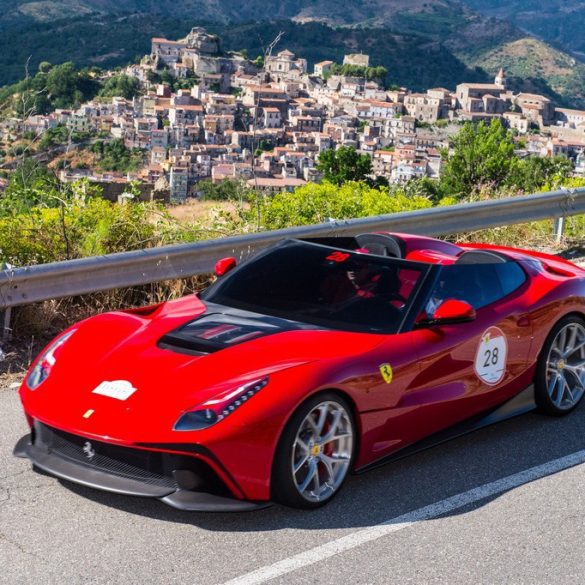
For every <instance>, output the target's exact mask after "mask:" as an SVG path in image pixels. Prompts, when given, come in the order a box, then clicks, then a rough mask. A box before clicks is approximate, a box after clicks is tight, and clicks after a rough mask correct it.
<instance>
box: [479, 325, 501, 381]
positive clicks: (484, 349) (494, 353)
mask: <svg viewBox="0 0 585 585" xmlns="http://www.w3.org/2000/svg"><path fill="white" fill-rule="evenodd" d="M507 354H508V343H507V341H506V336H505V335H504V333H503V331H502V330H501V329H498V328H497V327H490V328H489V329H487V330H486V331H484V333H483V334H482V336H481V339H480V343H479V347H478V348H477V354H476V356H475V373H476V374H477V375H478V376H479V378H480V379H481V380H482V381H484V382H485V383H486V384H489V385H490V386H493V385H495V384H498V383H499V382H500V381H501V380H502V378H503V377H504V374H505V373H506V360H507Z"/></svg>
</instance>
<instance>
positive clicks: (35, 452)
mask: <svg viewBox="0 0 585 585" xmlns="http://www.w3.org/2000/svg"><path fill="white" fill-rule="evenodd" d="M14 455H15V456H16V457H21V458H26V459H30V461H31V462H32V463H33V465H34V466H35V467H37V468H39V469H41V470H43V471H45V472H46V473H49V474H50V475H53V476H55V477H58V478H59V479H64V480H67V481H71V482H73V483H76V484H79V485H83V486H86V487H91V488H94V489H98V490H102V491H105V492H111V493H115V494H123V495H127V496H140V497H146V498H157V499H158V500H160V501H161V502H163V503H165V504H167V505H169V506H172V507H173V508H176V509H178V510H185V511H191V512H250V511H253V510H261V509H263V508H267V507H269V506H270V505H271V504H270V502H252V501H249V500H236V499H235V498H227V497H223V496H217V495H215V494H210V493H207V492H197V491H191V490H184V489H169V488H168V487H164V486H157V485H152V484H149V483H146V482H142V481H140V480H136V479H132V478H128V477H122V476H118V475H113V474H110V473H106V472H104V471H101V470H99V469H92V468H90V467H88V466H85V465H80V464H79V463H76V462H74V461H70V460H68V459H65V458H63V457H60V456H59V455H56V454H55V453H51V451H49V450H47V449H43V448H40V447H37V446H35V445H33V444H32V442H31V436H30V434H29V435H25V436H24V437H22V438H21V439H20V440H19V441H18V443H17V444H16V446H15V447H14Z"/></svg>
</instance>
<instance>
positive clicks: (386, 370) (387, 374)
mask: <svg viewBox="0 0 585 585" xmlns="http://www.w3.org/2000/svg"><path fill="white" fill-rule="evenodd" d="M380 374H382V378H384V382H386V384H390V382H392V378H393V377H394V374H393V372H392V366H391V365H390V364H382V365H381V366H380Z"/></svg>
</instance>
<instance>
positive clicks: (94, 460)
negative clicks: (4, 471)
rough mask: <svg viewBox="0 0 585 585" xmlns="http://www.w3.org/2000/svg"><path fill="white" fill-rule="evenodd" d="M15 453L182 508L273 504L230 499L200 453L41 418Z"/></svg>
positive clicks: (74, 477)
mask: <svg viewBox="0 0 585 585" xmlns="http://www.w3.org/2000/svg"><path fill="white" fill-rule="evenodd" d="M14 455H15V456H16V457H23V458H28V459H30V460H31V461H32V463H33V465H34V466H35V467H38V468H39V469H41V470H43V471H45V472H47V473H49V474H51V475H54V476H55V477H58V478H61V479H65V480H68V481H72V482H74V483H78V484H81V485H84V486H87V487H92V488H96V489H100V490H103V491H107V492H113V493H117V494H124V495H131V496H142V497H147V498H157V499H159V500H160V501H162V502H164V503H165V504H168V505H169V506H172V507H174V508H177V509H179V510H188V511H198V512H243V511H251V510H258V509H262V508H266V507H267V506H269V505H270V503H269V502H251V501H248V500H238V499H235V498H233V497H230V494H229V491H228V490H227V488H225V486H224V485H223V484H222V483H221V481H220V480H219V479H218V478H217V475H216V474H214V473H213V471H212V470H211V469H210V467H209V466H208V465H206V464H205V463H204V462H203V461H201V460H200V459H197V458H195V457H192V456H188V455H177V454H173V453H165V452H162V451H149V450H145V449H134V448H130V447H119V446H116V445H112V444H110V443H104V442H100V441H88V440H86V439H85V438H83V437H79V436H77V435H71V434H69V433H65V432H63V431H60V430H58V429H54V428H51V427H48V426H46V425H44V424H42V423H40V422H38V421H35V422H34V426H33V429H32V432H31V434H29V435H25V436H24V437H22V438H21V439H20V440H19V441H18V443H17V444H16V446H15V448H14ZM206 490H211V491H206ZM213 492H216V493H213Z"/></svg>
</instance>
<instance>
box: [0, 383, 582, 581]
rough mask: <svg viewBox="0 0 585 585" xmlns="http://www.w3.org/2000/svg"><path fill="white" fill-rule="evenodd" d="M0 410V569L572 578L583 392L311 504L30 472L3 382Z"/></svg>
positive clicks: (22, 577)
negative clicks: (254, 506) (557, 408)
mask: <svg viewBox="0 0 585 585" xmlns="http://www.w3.org/2000/svg"><path fill="white" fill-rule="evenodd" d="M0 413H1V416H2V423H1V424H0V583H1V584H9V585H25V584H31V585H32V584H34V585H39V584H41V585H52V584H59V585H61V584H64V585H77V584H83V585H86V584H100V585H102V584H123V585H134V584H136V585H148V584H157V585H170V584H181V585H183V584H189V585H199V584H201V585H207V584H220V583H226V582H227V581H230V580H232V581H233V583H241V584H251V583H260V582H268V583H271V584H276V583H280V584H297V583H307V584H308V583H311V584H313V583H315V584H317V583H319V584H346V583H348V584H350V583H351V584H393V583H396V584H401V585H403V584H409V583H415V584H422V583H445V584H449V585H457V584H477V583H485V584H488V583H489V584H495V583H506V584H511V583H514V584H520V583H526V584H528V583H530V584H541V583H547V584H549V583H550V584H555V585H556V584H563V585H568V584H573V583H575V584H577V583H579V584H582V583H584V582H585V568H584V567H585V563H584V561H585V464H583V463H581V462H582V461H585V404H584V405H583V406H582V407H581V408H580V409H578V410H577V411H576V412H574V413H573V414H571V415H569V416H568V417H566V418H564V419H552V418H546V417H542V416H540V415H537V414H529V415H525V416H523V417H520V418H517V419H514V420H511V421H507V422H504V423H500V424H499V425H496V426H493V427H490V428H488V429H483V430H481V431H477V432H475V433H473V434H471V435H468V436H466V437H462V438H460V439H457V440H454V441H451V442H450V443H447V444H445V445H442V446H439V447H435V448H434V449H432V450H429V451H426V452H424V453H421V454H418V455H414V456H412V457H410V458H408V459H405V460H402V461H399V462H396V463H393V464H390V465H387V466H386V467H383V468H381V469H379V470H376V471H373V472H370V473H367V474H365V475H361V476H356V477H352V478H350V480H349V482H348V484H347V486H346V487H345V488H344V490H343V491H342V492H341V493H340V494H339V496H338V497H337V498H336V499H335V500H334V501H333V502H332V503H331V504H330V505H328V506H326V507H325V508H322V509H320V510H317V511H313V512H301V511H295V510H289V509H286V508H282V507H279V506H274V507H272V508H269V509H267V510H263V511H260V512H252V513H246V514H200V513H185V512H179V511H176V510H173V509H171V508H168V507H166V506H165V505H163V504H161V503H159V502H157V501H151V500H146V499H140V498H131V497H122V496H117V495H112V494H107V493H102V492H99V491H95V490H90V489H87V488H83V487H80V486H75V485H74V484H70V483H67V482H62V481H59V480H56V479H54V478H51V477H49V476H46V475H42V474H40V473H38V472H34V471H33V470H32V469H31V466H30V464H29V462H28V461H26V460H22V459H15V458H14V457H12V447H13V445H14V443H15V442H16V441H17V439H18V438H19V437H20V436H21V435H22V434H24V433H25V432H26V425H25V422H24V419H23V417H22V415H21V412H20V407H19V404H18V397H17V394H16V391H14V390H8V389H0ZM574 454H577V455H574ZM570 456H572V458H571V457H570ZM575 457H576V458H577V459H575ZM559 461H560V463H554V462H559ZM567 461H569V463H566V462H567ZM575 461H577V464H576V465H574V466H571V467H569V465H573V464H574V463H575ZM550 462H553V463H550ZM555 465H556V467H557V468H555ZM535 467H536V468H537V470H536V471H534V472H532V473H533V475H534V477H532V480H531V481H528V480H527V478H528V479H530V476H529V475H526V474H522V473H521V472H523V471H525V470H527V469H533V468H535ZM564 467H567V469H563V468H564ZM559 469H560V470H559ZM510 476H512V480H513V481H512V480H509V479H508V480H503V479H502V478H509V477H510ZM514 478H516V479H514ZM517 478H520V479H517ZM494 482H495V483H494ZM486 484H488V487H487V488H486ZM490 486H496V488H497V489H496V488H490ZM490 489H491V491H492V493H491V495H489V496H488V497H485V498H483V499H480V498H482V494H484V495H485V494H486V493H488V492H489V490H490ZM486 490H487V491H486ZM460 494H463V496H460ZM465 494H471V495H472V496H473V497H471V496H465ZM478 494H479V495H478ZM453 496H457V497H456V498H453ZM466 497H467V498H468V499H467V500H466V499H465V498H466ZM445 501H446V502H447V503H449V502H450V503H451V504H449V505H450V506H451V509H450V511H447V512H445V513H440V511H441V509H443V510H446V509H448V506H447V508H445V506H444V505H443V504H441V502H445ZM466 501H467V502H469V503H467V504H466V503H465V502H466ZM453 502H455V504H453ZM437 503H439V504H437ZM441 506H443V508H441ZM425 507H428V508H425ZM421 509H423V511H424V510H427V509H433V510H435V513H433V514H432V515H431V516H430V517H429V518H430V519H425V517H424V513H422V514H421V513H420V510H421ZM437 510H438V512H437ZM437 514H438V515H437ZM421 518H422V519H421ZM389 519H397V520H396V521H393V522H392V523H391V525H390V526H389V525H388V524H386V525H385V526H380V524H381V523H384V522H387V521H388V520H389ZM364 535H365V536H364ZM360 539H361V540H360ZM360 542H361V544H360ZM328 543H329V544H328ZM323 545H326V546H323ZM282 561H285V562H284V563H283V562H282ZM287 563H288V564H287ZM291 563H292V564H291ZM282 567H285V569H283V568H282ZM286 567H288V568H286ZM291 567H292V568H291ZM258 569H261V571H260V572H258ZM262 571H264V572H262ZM271 571H272V572H271ZM271 575H272V576H273V578H271V579H269V580H267V579H268V577H270V576H271Z"/></svg>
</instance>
